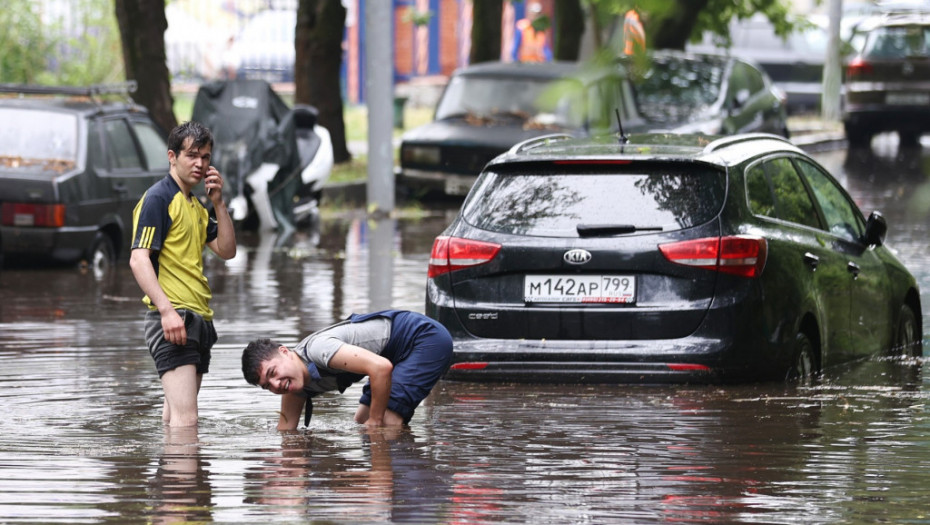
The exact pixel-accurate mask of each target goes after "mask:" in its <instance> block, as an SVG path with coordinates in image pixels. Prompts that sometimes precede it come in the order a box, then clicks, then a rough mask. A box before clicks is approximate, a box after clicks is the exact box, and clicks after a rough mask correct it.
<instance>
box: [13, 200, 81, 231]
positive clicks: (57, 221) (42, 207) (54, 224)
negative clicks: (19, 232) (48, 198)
mask: <svg viewBox="0 0 930 525" xmlns="http://www.w3.org/2000/svg"><path fill="white" fill-rule="evenodd" d="M0 213H2V221H3V225H4V226H39V227H45V228H61V227H62V226H64V225H65V206H64V204H27V203H19V202H4V203H3V208H2V212H0Z"/></svg>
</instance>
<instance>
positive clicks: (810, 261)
mask: <svg viewBox="0 0 930 525" xmlns="http://www.w3.org/2000/svg"><path fill="white" fill-rule="evenodd" d="M804 262H806V263H807V265H808V266H810V267H811V270H816V269H817V265H818V264H820V257H817V256H816V255H814V254H812V253H811V252H807V253H805V254H804Z"/></svg>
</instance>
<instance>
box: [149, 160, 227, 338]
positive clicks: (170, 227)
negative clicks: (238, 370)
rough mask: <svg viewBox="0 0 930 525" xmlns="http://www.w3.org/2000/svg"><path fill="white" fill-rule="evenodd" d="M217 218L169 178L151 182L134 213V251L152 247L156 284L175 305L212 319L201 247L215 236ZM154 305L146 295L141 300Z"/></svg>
mask: <svg viewBox="0 0 930 525" xmlns="http://www.w3.org/2000/svg"><path fill="white" fill-rule="evenodd" d="M216 235H217V225H216V220H215V219H212V218H211V217H210V213H209V212H208V211H207V209H206V208H205V207H204V206H203V204H201V202H200V200H198V199H197V198H196V197H194V196H193V195H185V194H184V192H182V191H181V188H180V187H179V186H178V184H177V182H175V180H174V179H173V178H171V176H170V175H169V176H167V177H165V178H164V179H162V180H161V181H159V182H157V183H155V184H154V185H152V187H151V188H149V189H148V191H146V192H145V195H143V196H142V198H141V199H139V203H138V204H136V208H135V210H134V211H133V214H132V249H136V248H146V249H149V250H152V256H151V259H152V266H154V267H155V274H156V275H158V284H159V285H161V288H162V290H164V291H165V295H167V296H168V299H169V300H171V304H172V305H174V307H175V308H176V309H178V308H186V309H188V310H192V311H194V312H197V313H198V314H200V315H202V316H203V318H204V319H205V320H207V321H209V320H212V319H213V310H212V309H211V308H210V299H211V297H212V293H211V292H210V287H209V285H208V284H207V278H206V277H205V276H204V274H203V248H204V246H205V245H206V244H207V243H208V242H211V241H213V240H214V239H216ZM142 300H143V302H145V304H147V305H148V307H149V308H150V309H153V310H154V309H155V306H154V305H153V304H152V302H151V300H150V299H149V297H148V296H146V297H145V298H143V299H142Z"/></svg>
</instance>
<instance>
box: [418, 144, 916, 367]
mask: <svg viewBox="0 0 930 525" xmlns="http://www.w3.org/2000/svg"><path fill="white" fill-rule="evenodd" d="M886 229H887V226H886V224H885V220H884V218H882V216H881V215H880V214H879V213H877V212H876V213H873V214H872V215H871V216H870V217H869V219H868V220H866V219H865V218H864V217H863V215H862V214H861V213H860V211H859V209H858V208H857V207H856V205H855V203H854V202H853V200H852V199H851V198H850V197H849V195H848V194H847V193H846V191H844V190H843V188H842V186H841V185H840V184H839V183H837V181H836V180H835V179H834V178H833V177H832V176H831V175H830V174H829V173H827V171H826V170H825V169H824V168H823V167H822V166H820V165H819V164H818V163H817V162H816V161H814V160H813V159H812V158H811V157H809V156H808V155H807V154H805V153H804V152H803V151H802V150H801V149H799V148H798V147H796V146H794V145H793V144H792V143H791V142H790V141H788V140H787V139H785V138H783V137H779V136H775V135H770V134H759V133H756V134H743V135H734V136H731V137H720V136H716V137H713V136H706V135H686V134H680V135H676V134H641V135H632V136H631V137H628V138H627V137H619V138H614V137H605V138H599V139H587V140H585V139H572V138H569V137H567V136H552V137H544V138H539V139H535V140H531V141H527V142H523V143H521V144H518V145H517V146H515V147H514V148H513V149H511V150H510V151H509V152H508V153H507V154H505V155H502V156H500V157H498V158H497V159H495V160H494V161H492V162H491V163H490V164H489V165H488V166H487V167H486V168H485V170H484V171H483V173H482V175H481V176H480V177H479V178H478V180H477V181H476V182H475V185H474V187H473V188H472V190H471V192H470V193H469V195H468V197H467V198H466V200H465V202H464V204H463V205H462V208H461V211H460V213H459V215H458V216H457V217H456V218H455V220H454V221H453V222H452V224H451V225H450V226H449V227H448V228H447V229H446V230H445V231H444V232H443V233H442V234H441V235H440V236H439V237H438V238H437V239H436V240H435V242H434V244H433V248H432V252H431V254H430V261H429V274H428V279H427V286H426V313H427V315H429V316H430V317H432V318H434V319H437V320H439V321H440V322H441V323H442V324H443V325H445V326H446V327H447V328H448V329H449V330H450V332H451V333H452V335H453V337H454V339H455V345H454V348H455V357H454V363H453V365H452V367H451V370H450V371H449V374H448V375H447V378H448V379H459V380H501V381H515V380H534V381H535V380H541V381H549V380H551V381H559V382H604V381H607V382H615V381H619V382H627V381H632V382H639V381H643V382H663V381H712V382H716V381H726V380H736V381H749V380H759V379H778V380H783V379H786V378H788V379H796V378H809V377H812V376H813V375H814V374H816V373H817V372H818V371H819V370H821V369H822V368H823V367H827V366H830V365H834V364H837V363H842V362H845V361H848V360H851V359H856V358H860V357H862V356H865V355H869V354H873V353H878V352H879V351H887V352H891V351H894V352H895V353H906V354H908V355H912V356H913V355H918V356H919V355H920V347H921V323H920V319H921V305H920V293H919V290H918V286H917V283H916V282H915V279H914V277H913V276H912V275H911V274H910V273H909V272H908V270H907V269H906V268H905V267H904V266H903V265H902V264H901V263H900V262H899V261H898V260H897V259H896V258H895V256H894V255H893V252H892V251H891V250H890V249H888V248H886V247H885V246H884V245H883V239H884V235H885V231H886Z"/></svg>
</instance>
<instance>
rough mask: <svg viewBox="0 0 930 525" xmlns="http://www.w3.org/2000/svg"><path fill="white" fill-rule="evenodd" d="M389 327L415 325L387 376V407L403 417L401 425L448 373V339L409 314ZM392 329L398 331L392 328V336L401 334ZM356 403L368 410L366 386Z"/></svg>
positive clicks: (437, 328) (424, 319)
mask: <svg viewBox="0 0 930 525" xmlns="http://www.w3.org/2000/svg"><path fill="white" fill-rule="evenodd" d="M393 323H395V324H396V323H415V324H416V326H415V327H413V328H414V329H413V337H412V338H411V340H410V341H407V342H405V343H406V344H405V345H404V346H405V350H406V351H404V352H402V353H400V354H399V355H397V356H395V357H394V358H393V359H392V360H391V362H392V364H393V365H394V371H393V372H391V398H390V399H389V400H388V406H387V407H388V409H390V410H392V411H394V412H396V413H397V414H398V415H400V416H401V417H403V418H404V423H408V422H409V421H410V418H412V417H413V412H414V410H416V408H417V406H418V405H419V404H420V402H421V401H423V400H424V399H426V396H428V395H429V393H430V391H431V390H432V389H433V387H434V386H436V383H437V382H438V381H439V379H440V378H441V377H442V376H443V374H445V373H446V370H448V369H449V365H450V364H451V363H452V336H451V335H449V331H448V330H446V328H445V327H444V326H442V325H441V324H439V323H438V322H437V321H435V320H433V319H430V318H428V317H426V316H423V315H421V314H414V313H412V312H411V313H410V314H409V315H404V316H402V317H395V318H394V320H393ZM396 328H398V327H396V326H392V329H391V333H392V334H393V333H396V332H404V330H395V329H396ZM408 328H409V326H408ZM358 402H359V403H360V404H362V405H369V406H371V385H370V384H366V385H365V386H364V387H363V389H362V397H361V398H360V399H359V400H358Z"/></svg>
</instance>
